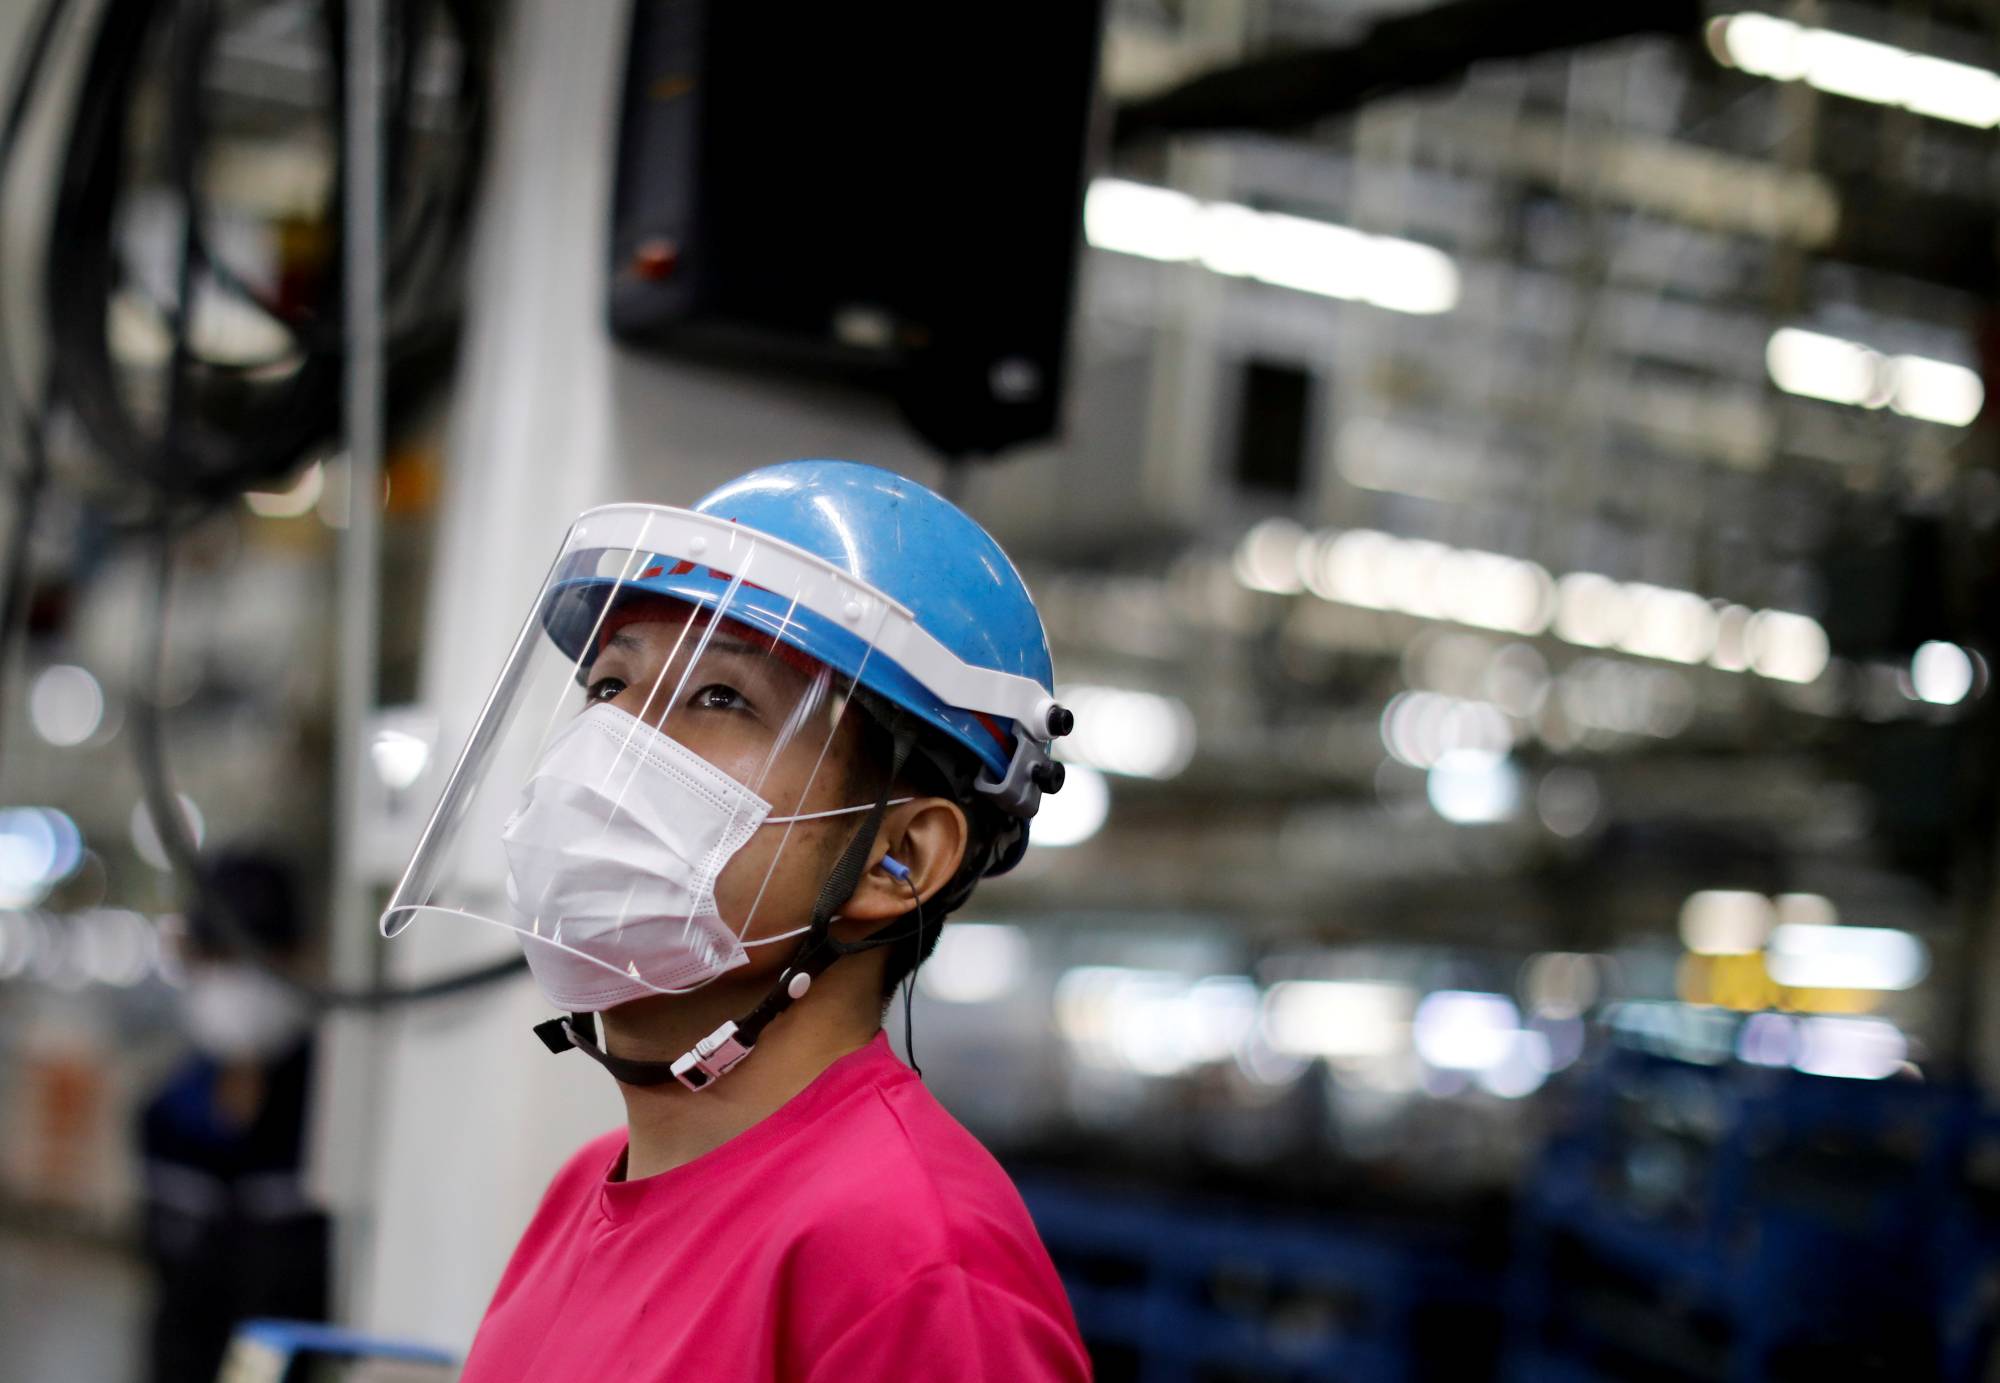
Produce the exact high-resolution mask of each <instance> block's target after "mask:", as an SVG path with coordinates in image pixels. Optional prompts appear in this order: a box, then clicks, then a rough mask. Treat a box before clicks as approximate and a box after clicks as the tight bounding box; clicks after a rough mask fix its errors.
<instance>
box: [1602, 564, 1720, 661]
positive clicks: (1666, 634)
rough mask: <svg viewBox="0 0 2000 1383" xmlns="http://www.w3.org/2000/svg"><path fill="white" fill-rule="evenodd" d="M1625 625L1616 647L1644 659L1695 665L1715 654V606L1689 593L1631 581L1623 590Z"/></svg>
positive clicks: (1716, 626) (1716, 623)
mask: <svg viewBox="0 0 2000 1383" xmlns="http://www.w3.org/2000/svg"><path fill="white" fill-rule="evenodd" d="M1624 595H1625V610H1626V613H1627V615H1628V616H1629V622H1628V623H1627V626H1626V628H1625V631H1624V635H1623V637H1621V638H1620V639H1619V640H1618V646H1619V647H1620V648H1622V649H1624V650H1625V651H1626V652H1627V653H1636V654H1638V655H1640V656H1641V657H1644V658H1659V659H1663V660H1665V661H1667V662H1674V663H1699V662H1702V661H1704V660H1705V659H1706V658H1707V657H1708V655H1709V654H1710V653H1713V652H1714V651H1715V640H1716V633H1717V630H1718V628H1719V625H1718V622H1717V619H1716V613H1715V607H1714V606H1712V605H1710V604H1709V603H1708V602H1707V601H1706V600H1704V599H1702V598H1701V597H1700V596H1698V595H1695V594H1694V593H1692V592H1690V591H1673V590H1668V589H1666V588H1665V587H1661V586H1648V585H1644V584H1642V583H1638V582H1634V583H1633V584H1632V585H1629V586H1627V587H1626V588H1625V592H1624Z"/></svg>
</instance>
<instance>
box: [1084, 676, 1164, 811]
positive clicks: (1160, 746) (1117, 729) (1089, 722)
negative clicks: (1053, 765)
mask: <svg viewBox="0 0 2000 1383" xmlns="http://www.w3.org/2000/svg"><path fill="white" fill-rule="evenodd" d="M1056 695H1057V699H1058V700H1060V701H1061V702H1062V704H1063V705H1065V706H1067V707H1069V709H1070V710H1071V711H1073V712H1074V713H1075V715H1076V729H1075V730H1074V731H1073V732H1071V733H1070V734H1068V735H1066V736H1064V737H1063V739H1062V740H1061V741H1060V742H1059V743H1058V745H1057V748H1058V749H1059V750H1060V751H1061V755H1062V758H1063V761H1064V762H1065V763H1071V764H1085V765H1088V766H1089V767H1091V768H1096V769H1102V770H1103V771H1104V772H1106V773H1122V774H1126V775H1128V776H1130V777H1134V778H1173V777H1176V776H1178V775H1179V774H1180V772H1181V771H1182V770H1183V769H1185V768H1186V767H1187V766H1188V763H1189V761H1190V760H1192V759H1193V758H1194V744H1195V725H1194V713H1193V712H1192V711H1190V710H1189V709H1188V707H1187V703H1186V702H1184V701H1182V700H1180V699H1179V698H1178V697H1172V696H1160V695H1157V694H1156V693H1153V692H1143V691H1128V690H1126V689H1125V688H1123V687H1088V686H1068V687H1062V688H1059V689H1058V691H1057V693H1056ZM1058 795H1060V794H1058Z"/></svg>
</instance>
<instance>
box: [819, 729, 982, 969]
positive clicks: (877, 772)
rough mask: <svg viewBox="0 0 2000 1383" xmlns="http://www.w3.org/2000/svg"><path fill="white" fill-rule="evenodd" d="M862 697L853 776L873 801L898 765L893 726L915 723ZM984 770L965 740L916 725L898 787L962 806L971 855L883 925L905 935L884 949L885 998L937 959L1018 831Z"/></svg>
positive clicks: (967, 851)
mask: <svg viewBox="0 0 2000 1383" xmlns="http://www.w3.org/2000/svg"><path fill="white" fill-rule="evenodd" d="M854 702H855V706H856V709H858V710H861V711H863V712H865V714H863V715H861V716H860V717H858V718H857V719H858V723H859V724H860V727H861V736H860V740H861V743H860V746H859V752H858V753H857V754H856V756H855V760H854V770H853V781H854V784H855V786H856V788H857V789H858V790H859V791H860V792H862V793H863V794H864V795H865V798H866V799H867V800H872V798H873V797H874V796H875V795H877V794H879V793H880V792H881V790H882V779H883V776H884V775H885V774H887V773H888V772H889V769H890V767H891V766H892V765H893V764H894V763H895V758H896V735H895V731H894V730H893V729H891V726H892V725H894V724H897V723H898V722H899V721H900V722H901V723H902V724H904V725H906V726H907V725H909V724H910V721H909V717H907V716H906V715H904V714H903V713H902V712H901V711H898V710H896V709H895V708H894V707H893V706H890V705H889V704H888V703H887V702H884V701H882V700H880V699H879V698H877V697H874V696H872V695H870V694H869V693H867V692H860V691H858V692H856V693H855V696H854ZM981 767H982V765H981V764H980V763H979V761H978V760H977V759H975V758H974V757H973V755H972V754H971V752H970V751H968V750H967V749H966V748H965V747H964V746H963V745H960V744H959V743H957V742H956V741H954V740H951V739H948V738H946V737H945V736H944V735H942V734H940V733H938V732H937V731H934V730H928V729H925V728H917V729H916V741H915V746H914V748H913V749H912V751H911V753H910V755H909V757H908V759H907V760H905V762H904V764H903V771H902V774H901V775H900V778H899V781H898V783H897V784H894V785H892V786H896V787H900V788H906V789H908V791H909V793H910V794H911V795H912V796H917V797H943V798H946V799H948V800H950V801H953V802H956V803H958V805H959V807H960V808H961V809H962V810H963V811H964V812H965V820H966V842H965V855H964V857H963V858H962V859H960V860H959V863H958V870H957V872H955V873H954V874H953V875H952V876H951V878H950V880H949V881H948V882H946V884H945V886H944V887H943V888H941V889H939V890H938V891H937V893H936V894H934V895H933V896H932V897H931V899H930V900H929V901H928V902H926V903H925V904H924V905H923V906H922V907H921V908H911V909H910V910H909V911H908V912H906V913H904V914H903V915H902V916H901V917H898V918H894V919H892V920H890V921H888V922H885V923H883V924H882V926H881V928H880V929H879V930H880V931H881V932H882V933H883V934H885V935H892V936H895V937H896V938H897V939H896V940H895V941H893V942H891V943H890V944H889V945H888V946H887V947H885V948H884V949H885V951H886V953H887V954H886V957H885V959H884V963H883V966H882V997H883V999H884V1000H887V999H889V998H891V997H892V996H893V995H894V994H895V992H896V986H897V985H899V984H901V983H902V982H903V981H904V980H905V979H906V978H908V977H909V975H910V974H911V973H912V972H914V971H915V970H916V968H917V967H918V966H920V965H922V964H923V963H924V962H925V961H926V960H928V959H930V954H931V952H932V951H934V950H936V949H937V943H938V934H939V933H940V932H941V931H942V930H943V928H944V922H945V919H946V918H947V917H949V916H951V914H952V913H954V912H956V911H958V909H959V908H961V907H963V906H964V905H965V903H966V901H967V900H968V899H969V898H971V897H972V891H973V889H974V887H976V886H977V885H978V883H979V881H980V880H981V879H982V878H984V877H985V876H986V871H987V868H988V867H989V866H990V865H991V864H992V863H993V861H994V859H995V858H996V856H997V855H998V854H999V852H1000V850H1001V849H1002V848H1003V847H1004V846H1005V845H1006V844H1007V843H1008V842H1009V841H1010V840H1011V838H1012V836H1013V834H1014V831H1015V830H1016V829H1018V823H1017V822H1015V821H1014V820H1013V819H1012V818H1011V817H1009V816H1008V815H1007V814H1006V813H1004V812H1002V811H1001V810H1000V809H999V808H998V807H996V806H994V805H993V804H992V802H990V801H988V800H986V799H985V798H984V797H982V796H981V795H980V794H978V793H976V792H974V791H973V790H972V784H973V783H974V782H975V781H976V780H977V779H978V777H979V772H980V769H981ZM897 795H901V794H900V793H898V794H897ZM857 800H864V799H862V798H857ZM919 924H921V929H920V927H919Z"/></svg>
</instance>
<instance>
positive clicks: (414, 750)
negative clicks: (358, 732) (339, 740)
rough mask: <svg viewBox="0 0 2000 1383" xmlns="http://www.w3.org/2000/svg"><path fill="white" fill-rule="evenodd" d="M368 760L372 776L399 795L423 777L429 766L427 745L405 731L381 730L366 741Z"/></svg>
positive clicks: (427, 743)
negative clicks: (373, 770)
mask: <svg viewBox="0 0 2000 1383" xmlns="http://www.w3.org/2000/svg"><path fill="white" fill-rule="evenodd" d="M368 757H369V759H370V760H371V761H372V762H373V763H374V765H375V776H376V777H378V778H380V779H381V780H382V781H383V782H384V783H385V784H387V785H388V786H389V787H390V788H392V789H393V790H395V791H397V792H402V791H403V790H405V789H406V788H408V787H410V786H411V785H412V784H414V783H415V782H416V781H417V779H419V778H421V777H423V776H424V769H425V768H426V767H428V766H429V765H430V761H431V745H430V741H429V740H427V739H425V738H424V737H423V736H422V735H413V734H411V733H410V732H409V731H407V730H393V729H382V730H377V731H376V732H375V738H374V739H373V740H371V741H369V744H368Z"/></svg>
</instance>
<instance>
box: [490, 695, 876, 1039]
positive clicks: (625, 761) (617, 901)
mask: <svg viewBox="0 0 2000 1383" xmlns="http://www.w3.org/2000/svg"><path fill="white" fill-rule="evenodd" d="M868 810H870V808H869V807H843V808H840V809H839V810H837V811H832V812H812V813H806V814H804V815H801V816H776V817H774V816H772V815H771V804H770V803H769V802H766V801H765V800H764V799H763V798H761V797H759V796H758V795H757V794H756V793H754V792H752V791H751V790H750V789H749V788H747V787H745V786H743V785H742V784H741V783H739V782H737V781H736V780H735V779H734V778H731V777H730V776H729V775H728V774H726V773H724V772H723V771H722V770H721V769H719V768H717V767H715V765H713V764H711V763H709V762H708V761H707V760H706V759H704V758H702V757H701V756H700V755H699V754H697V753H695V752H694V751H693V750H692V749H689V748H688V747H687V746H686V745H684V744H682V743H680V742H679V741H678V740H675V739H674V738H672V737H671V736H669V735H666V734H664V733H662V732H661V731H659V730H656V729H654V728H653V727H652V726H650V725H647V724H646V723H645V722H643V721H641V720H639V719H637V718H636V717H634V716H631V715H628V714H627V713H626V712H624V711H622V710H619V709H618V708H617V707H615V706H612V705H610V704H608V703H607V704H603V705H597V706H592V707H590V708H589V709H587V710H585V711H584V712H583V713H582V714H581V715H579V716H577V717H576V718H575V719H574V720H572V721H571V722H570V723H569V724H568V725H567V726H565V727H564V728H563V730H562V731H561V732H560V733H559V734H557V735H556V737H555V738H554V739H553V740H551V741H550V742H549V744H548V747H547V748H546V749H544V750H543V752H542V757H541V760H540V762H539V763H537V764H536V766H535V771H534V773H533V775H532V776H531V777H530V778H529V780H528V785H527V787H526V788H524V789H523V790H522V794H521V804H520V806H519V807H518V808H516V809H515V812H514V814H513V816H511V817H509V818H508V820H507V824H506V826H505V827H504V828H503V829H502V831H501V834H500V841H501V844H502V846H503V847H504V848H505V849H506V852H507V900H508V903H509V904H510V905H511V907H512V909H513V912H514V914H515V918H516V924H517V925H518V927H519V928H520V930H521V931H522V932H523V933H524V934H525V935H524V938H523V941H522V946H523V948H524V949H525V950H526V952H527V956H528V968H529V969H530V970H531V971H533V973H534V976H535V982H536V983H537V984H538V985H539V986H540V987H541V991H542V993H543V995H544V996H545V997H546V998H547V999H548V1001H549V1002H550V1003H551V1004H553V1005H555V1006H556V1007H557V1008H560V1009H563V1010H565V1011H568V1012H577V1013H589V1012H597V1011H599V1010H602V1009H607V1008H610V1007H612V1006H613V1005H614V1004H622V1003H625V1002H626V1001H628V1000H631V999H641V998H645V997H646V996H647V995H651V994H661V993H673V992H677V991H682V990H687V989H693V988H696V987H698V986H700V985H703V984H706V983H708V982H709V981H710V980H713V979H715V978H717V977H718V976H720V975H723V974H726V973H728V972H729V971H731V970H733V969H735V968H736V967H738V966H740V965H743V964H745V963H746V962H747V960H748V956H747V955H746V954H745V951H744V943H743V941H742V939H741V938H740V937H738V936H737V934H736V932H735V930H734V929H733V928H732V927H731V926H730V925H729V924H728V923H727V922H725V921H724V920H723V918H722V915H721V913H720V911H719V909H718V905H717V903H716V900H715V881H716V879H717V878H718V877H719V876H720V875H721V873H722V870H723V866H725V865H727V864H728V863H729V861H730V859H731V858H732V857H733V856H734V855H735V854H736V852H737V851H738V850H741V849H742V848H743V846H744V845H745V844H747V843H748V842H749V840H750V838H751V837H752V836H753V835H755V834H756V832H757V829H758V828H759V827H760V826H764V825H767V824H773V823H777V822H785V821H801V820H806V819H809V818H811V817H820V816H839V815H845V814H847V813H849V812H865V811H868ZM801 930H803V929H801ZM798 934H799V933H798V932H787V933H785V934H784V935H785V936H796V935H798ZM537 937H538V938H540V940H539V941H536V940H533V939H531V938H537ZM781 939H783V938H782V937H775V936H774V937H764V938H760V939H759V941H757V942H753V943H751V944H752V945H758V944H762V943H763V942H767V941H778V940H781Z"/></svg>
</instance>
